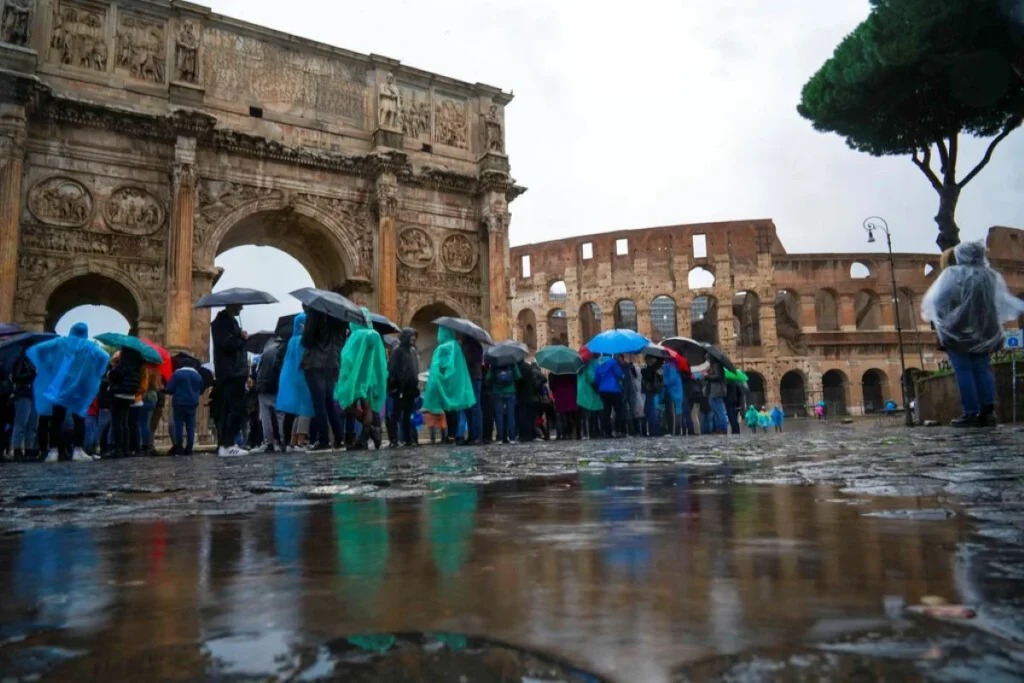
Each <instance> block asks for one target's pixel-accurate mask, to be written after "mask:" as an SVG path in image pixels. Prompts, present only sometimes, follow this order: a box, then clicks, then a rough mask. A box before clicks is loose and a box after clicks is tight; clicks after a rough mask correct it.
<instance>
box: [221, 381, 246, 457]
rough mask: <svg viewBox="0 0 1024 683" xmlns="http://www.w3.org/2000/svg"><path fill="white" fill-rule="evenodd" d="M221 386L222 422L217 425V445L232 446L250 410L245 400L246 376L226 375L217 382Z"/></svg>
mask: <svg viewBox="0 0 1024 683" xmlns="http://www.w3.org/2000/svg"><path fill="white" fill-rule="evenodd" d="M217 384H218V386H219V388H220V392H219V393H220V401H221V405H220V424H218V425H217V445H218V446H224V447H225V448H230V447H231V446H234V445H235V437H237V436H238V435H239V433H241V431H242V421H243V420H245V416H246V413H247V411H248V405H247V401H246V400H245V377H226V378H224V379H222V380H218V382H217Z"/></svg>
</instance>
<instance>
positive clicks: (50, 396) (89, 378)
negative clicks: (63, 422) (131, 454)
mask: <svg viewBox="0 0 1024 683" xmlns="http://www.w3.org/2000/svg"><path fill="white" fill-rule="evenodd" d="M27 355H28V359H29V360H30V361H32V365H34V366H35V368H36V379H35V383H34V384H33V385H32V389H33V394H34V396H35V404H36V412H37V413H39V414H40V415H53V407H54V406H64V407H65V408H67V410H68V412H70V413H72V414H74V415H78V416H80V417H85V415H86V413H87V412H88V411H89V405H90V404H91V403H92V400H93V399H94V398H96V394H97V393H98V392H99V390H100V381H101V380H102V379H103V373H104V372H106V370H107V364H108V363H109V362H110V356H109V355H107V353H106V352H105V351H104V350H103V349H101V348H100V347H99V345H98V344H96V343H94V342H92V341H89V328H88V326H86V324H85V323H75V326H74V327H72V328H71V334H70V335H68V336H67V337H57V338H56V339H51V340H50V341H46V342H43V343H42V344H36V345H35V346H33V347H32V348H30V349H29V350H28V352H27Z"/></svg>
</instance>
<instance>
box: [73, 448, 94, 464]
mask: <svg viewBox="0 0 1024 683" xmlns="http://www.w3.org/2000/svg"><path fill="white" fill-rule="evenodd" d="M71 462H92V456H91V455H88V454H87V453H86V452H85V451H83V450H82V449H81V448H76V449H75V450H74V451H72V453H71Z"/></svg>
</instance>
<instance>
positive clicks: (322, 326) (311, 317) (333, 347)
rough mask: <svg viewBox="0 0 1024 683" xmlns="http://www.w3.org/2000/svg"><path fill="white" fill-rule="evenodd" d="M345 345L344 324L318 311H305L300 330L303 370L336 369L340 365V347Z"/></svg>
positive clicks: (300, 365)
mask: <svg viewBox="0 0 1024 683" xmlns="http://www.w3.org/2000/svg"><path fill="white" fill-rule="evenodd" d="M344 345H345V324H344V323H343V322H341V321H340V320H337V319H335V318H332V317H330V316H328V315H324V314H323V313H320V312H319V311H309V312H308V313H306V326H305V327H304V328H303V330H302V349H303V352H302V362H301V363H299V367H301V368H302V369H303V370H312V369H317V370H337V369H339V368H340V367H341V347H342V346H344Z"/></svg>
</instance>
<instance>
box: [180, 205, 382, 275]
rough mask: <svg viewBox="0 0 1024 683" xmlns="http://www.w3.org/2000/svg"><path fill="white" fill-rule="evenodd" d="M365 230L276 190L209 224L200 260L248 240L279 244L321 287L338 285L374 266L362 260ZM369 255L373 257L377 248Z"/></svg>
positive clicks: (209, 261)
mask: <svg viewBox="0 0 1024 683" xmlns="http://www.w3.org/2000/svg"><path fill="white" fill-rule="evenodd" d="M339 215H340V214H339ZM361 232H362V229H361V228H360V227H359V226H355V225H350V224H348V223H346V222H344V221H343V220H341V219H340V218H339V217H338V215H335V214H332V213H329V212H327V211H324V210H322V209H320V208H317V207H315V206H312V205H311V204H306V203H304V202H295V203H293V204H286V203H285V202H284V200H283V199H282V198H281V197H279V196H276V195H274V196H269V197H263V198H260V199H255V200H251V201H249V202H246V203H244V204H242V205H240V206H238V207H237V208H235V209H234V210H233V211H230V212H228V213H227V214H225V215H224V216H222V217H221V218H220V219H219V220H218V221H217V222H216V223H214V224H213V226H212V227H211V228H210V230H209V232H208V234H207V235H206V238H205V239H204V241H203V244H202V247H200V249H199V250H198V252H197V254H196V261H197V262H198V263H200V264H212V263H213V261H214V258H216V256H217V255H218V254H221V253H223V252H225V251H227V250H228V249H232V248H234V247H240V246H244V245H247V244H253V245H257V246H271V247H276V248H278V249H280V250H281V251H283V252H285V253H287V254H289V255H291V256H292V257H294V258H295V259H296V260H297V261H299V262H300V263H301V264H302V265H303V266H304V267H305V268H306V270H308V271H309V274H310V276H311V277H312V278H313V282H314V283H315V284H316V286H317V287H322V288H324V289H333V288H335V287H338V286H340V285H342V284H344V282H345V280H346V278H348V277H351V276H354V275H356V274H357V273H359V272H360V271H359V266H360V265H363V266H364V272H369V271H370V270H371V269H372V264H361V263H360V254H359V253H358V251H357V248H356V247H357V245H358V243H359V235H360V233H361ZM366 256H368V257H369V258H370V259H372V253H370V254H368V255H366Z"/></svg>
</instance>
